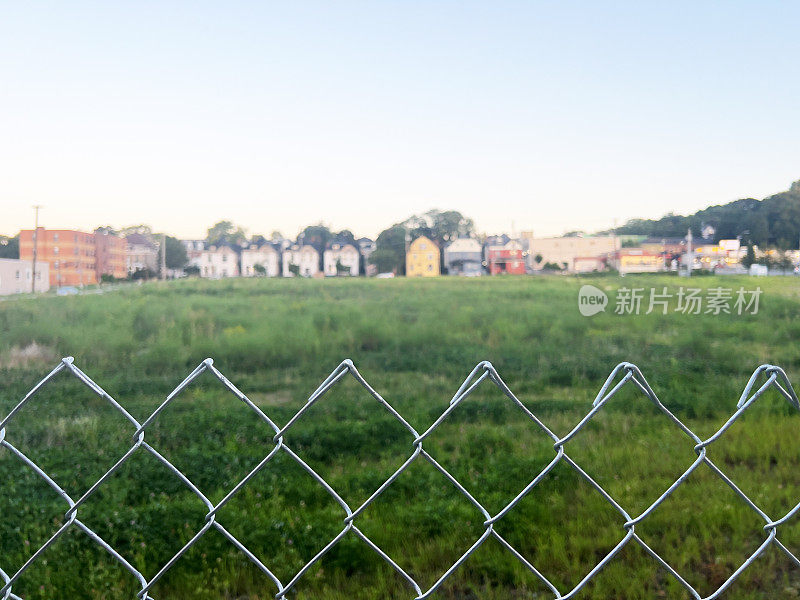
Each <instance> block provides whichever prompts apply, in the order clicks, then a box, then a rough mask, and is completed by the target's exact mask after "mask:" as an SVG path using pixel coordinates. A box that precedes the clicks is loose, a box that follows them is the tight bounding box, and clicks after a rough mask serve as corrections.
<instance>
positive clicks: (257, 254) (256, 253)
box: [242, 244, 281, 277]
mask: <svg viewBox="0 0 800 600" xmlns="http://www.w3.org/2000/svg"><path fill="white" fill-rule="evenodd" d="M256 265H261V266H262V267H263V268H264V271H263V273H259V272H258V269H257V268H256ZM280 270H281V269H280V255H279V254H278V251H277V250H275V248H274V247H273V246H272V245H271V244H262V245H261V246H260V247H259V246H258V245H256V244H251V245H250V247H249V248H246V249H244V250H242V277H257V276H258V275H262V274H263V275H266V276H267V277H277V276H278V275H280Z"/></svg>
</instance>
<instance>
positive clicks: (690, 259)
mask: <svg viewBox="0 0 800 600" xmlns="http://www.w3.org/2000/svg"><path fill="white" fill-rule="evenodd" d="M686 243H687V245H688V248H687V249H686V250H687V251H686V256H687V257H688V260H687V261H686V262H687V264H686V275H687V276H688V277H691V276H692V263H693V262H694V255H693V254H692V229H691V227H690V228H689V231H688V232H687V234H686Z"/></svg>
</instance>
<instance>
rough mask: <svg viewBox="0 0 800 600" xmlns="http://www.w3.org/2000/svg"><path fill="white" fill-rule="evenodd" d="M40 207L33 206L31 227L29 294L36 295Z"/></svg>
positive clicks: (37, 205)
mask: <svg viewBox="0 0 800 600" xmlns="http://www.w3.org/2000/svg"><path fill="white" fill-rule="evenodd" d="M40 208H42V207H41V205H39V204H35V205H34V206H33V210H34V211H35V215H36V217H35V220H34V223H35V224H34V226H33V265H32V267H31V294H35V293H36V254H37V251H38V248H37V242H38V238H39V209H40Z"/></svg>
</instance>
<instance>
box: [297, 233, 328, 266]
mask: <svg viewBox="0 0 800 600" xmlns="http://www.w3.org/2000/svg"><path fill="white" fill-rule="evenodd" d="M299 237H300V239H301V240H302V242H303V244H308V245H309V246H313V247H314V249H315V250H316V251H317V253H319V269H320V271H321V270H322V269H323V267H324V261H323V256H322V253H323V252H325V248H326V247H327V245H328V244H329V243H330V242H331V240H333V233H332V232H331V230H330V229H329V228H328V226H327V225H323V224H322V223H319V224H317V225H309V226H308V227H306V228H305V229H303V231H302V232H301V233H300V236H299Z"/></svg>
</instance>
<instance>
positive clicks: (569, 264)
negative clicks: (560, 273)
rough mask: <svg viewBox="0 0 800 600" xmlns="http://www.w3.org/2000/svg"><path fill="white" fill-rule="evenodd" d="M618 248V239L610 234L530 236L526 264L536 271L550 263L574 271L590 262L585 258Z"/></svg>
mask: <svg viewBox="0 0 800 600" xmlns="http://www.w3.org/2000/svg"><path fill="white" fill-rule="evenodd" d="M618 249H619V240H618V239H617V238H615V237H614V236H610V235H609V236H600V235H598V236H585V237H551V238H530V239H528V261H529V263H528V264H529V265H530V266H531V268H533V269H535V270H537V271H539V270H541V269H543V268H544V266H545V265H546V264H548V263H550V264H555V265H558V267H559V268H560V269H562V270H566V271H570V272H574V271H576V270H578V268H581V269H582V270H585V269H586V267H587V264H590V263H591V262H592V261H587V259H589V258H592V257H596V256H605V255H607V254H610V253H612V252H615V251H616V250H618ZM576 261H577V264H576Z"/></svg>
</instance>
